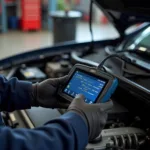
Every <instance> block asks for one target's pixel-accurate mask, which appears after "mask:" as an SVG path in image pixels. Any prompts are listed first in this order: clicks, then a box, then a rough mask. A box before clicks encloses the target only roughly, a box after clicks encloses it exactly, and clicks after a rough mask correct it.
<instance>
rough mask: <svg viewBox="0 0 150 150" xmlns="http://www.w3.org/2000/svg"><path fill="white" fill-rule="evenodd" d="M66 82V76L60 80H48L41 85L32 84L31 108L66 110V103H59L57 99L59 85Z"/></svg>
mask: <svg viewBox="0 0 150 150" xmlns="http://www.w3.org/2000/svg"><path fill="white" fill-rule="evenodd" d="M66 80H67V76H65V77H61V78H54V79H48V80H45V81H43V82H41V83H36V84H33V86H32V87H33V92H32V100H31V101H32V106H41V107H45V108H68V106H69V104H68V103H67V102H66V101H61V100H60V99H59V98H58V97H57V90H58V87H59V85H61V84H63V83H64V82H65V81H66Z"/></svg>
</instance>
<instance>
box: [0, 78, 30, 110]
mask: <svg viewBox="0 0 150 150" xmlns="http://www.w3.org/2000/svg"><path fill="white" fill-rule="evenodd" d="M31 91H32V83H31V82H26V81H19V80H18V79H17V78H12V79H10V80H7V79H6V78H5V77H3V76H1V75H0V111H8V112H10V111H14V110H20V109H28V108H30V107H31V102H30V100H31Z"/></svg>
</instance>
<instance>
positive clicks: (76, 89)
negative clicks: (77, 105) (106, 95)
mask: <svg viewBox="0 0 150 150" xmlns="http://www.w3.org/2000/svg"><path fill="white" fill-rule="evenodd" d="M105 85H106V81H105V80H103V79H99V78H97V77H95V76H92V75H89V74H86V73H84V72H81V71H76V72H75V73H74V75H73V76H72V78H71V79H70V81H69V83H68V84H67V86H66V87H65V89H64V91H63V92H64V93H66V94H67V95H69V96H71V97H73V98H74V97H75V96H76V95H77V94H83V95H84V96H85V102H86V103H89V104H92V103H94V102H95V101H96V100H97V97H98V96H99V94H100V93H101V92H102V90H103V89H104V87H105Z"/></svg>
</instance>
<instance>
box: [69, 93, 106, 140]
mask: <svg viewBox="0 0 150 150" xmlns="http://www.w3.org/2000/svg"><path fill="white" fill-rule="evenodd" d="M68 111H72V112H75V113H77V114H79V115H80V116H81V117H82V118H83V120H84V121H85V123H86V125H87V127H88V132H89V141H93V140H94V139H96V138H97V137H98V136H99V135H100V133H101V131H102V129H103V128H104V126H105V124H106V120H107V114H106V113H105V112H104V110H103V108H102V107H101V104H87V103H85V102H84V96H83V95H78V96H77V97H76V98H75V99H74V100H73V101H72V103H71V104H70V106H69V108H68Z"/></svg>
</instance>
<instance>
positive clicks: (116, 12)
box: [0, 0, 150, 150]
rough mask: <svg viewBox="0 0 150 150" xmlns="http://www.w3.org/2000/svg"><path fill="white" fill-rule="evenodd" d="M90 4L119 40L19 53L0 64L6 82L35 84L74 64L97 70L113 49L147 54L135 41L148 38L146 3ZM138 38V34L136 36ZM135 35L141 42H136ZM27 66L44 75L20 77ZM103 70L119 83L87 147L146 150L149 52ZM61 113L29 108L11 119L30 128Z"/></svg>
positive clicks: (103, 0) (111, 0) (106, 0)
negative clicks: (98, 131)
mask: <svg viewBox="0 0 150 150" xmlns="http://www.w3.org/2000/svg"><path fill="white" fill-rule="evenodd" d="M94 2H95V3H96V4H97V5H98V6H99V7H100V8H101V9H102V10H103V12H104V14H105V15H106V16H107V17H108V19H109V21H110V22H111V23H112V24H113V25H114V27H115V28H116V29H117V30H118V32H119V34H120V37H119V38H117V39H113V40H103V41H96V42H94V49H93V51H90V48H89V47H90V45H91V43H90V42H86V43H63V44H59V45H56V46H54V47H48V48H44V49H39V50H34V51H31V52H27V53H23V54H19V55H16V56H12V57H9V58H6V59H3V60H1V61H0V70H1V71H2V72H3V73H4V75H6V77H7V78H8V79H9V78H11V77H12V76H16V77H18V78H19V79H23V80H29V81H32V82H37V81H42V80H43V79H45V78H48V77H59V76H63V75H65V74H67V73H68V71H69V70H70V68H71V66H73V65H74V64H76V63H81V64H86V65H90V66H98V64H99V63H100V62H101V61H102V60H103V59H104V58H106V57H107V56H109V55H110V54H114V53H116V52H117V51H121V50H125V49H131V50H134V49H139V48H141V50H146V51H147V52H148V51H149V43H148V42H143V43H144V44H143V43H142V42H141V41H144V39H148V38H147V37H148V36H149V34H150V32H149V28H150V24H149V21H150V7H149V6H148V5H146V4H147V3H146V1H140V0H136V1H135V0H132V1H131V0H130V1H129V0H126V1H125V0H94ZM137 23H140V25H139V26H138V27H137V28H136V30H134V31H133V32H131V33H129V34H127V33H126V29H127V28H129V27H130V26H131V25H135V24H137ZM145 34H146V35H145ZM142 35H144V36H143V37H142ZM141 37H142V39H140V40H138V39H139V38H141ZM149 39H150V38H149ZM147 41H148V40H147ZM133 45H134V46H133ZM142 54H143V53H142ZM53 65H57V66H59V67H58V68H59V69H58V70H55V69H53ZM33 68H34V69H35V68H36V71H37V69H39V70H40V71H41V72H43V73H44V74H45V76H44V77H43V76H42V77H37V78H26V77H25V76H24V74H23V72H24V71H26V69H33ZM49 69H50V70H49ZM105 69H106V70H107V72H109V73H111V74H113V75H114V76H116V77H117V78H118V79H119V87H118V89H117V90H116V92H115V94H114V95H113V97H112V99H113V100H114V108H113V109H112V111H110V112H109V115H108V116H109V117H108V123H107V125H106V127H105V130H104V131H103V132H102V137H103V141H99V142H98V143H95V144H89V145H88V146H87V149H88V148H89V149H90V148H91V149H100V150H101V149H106V144H108V143H111V142H113V145H114V146H117V145H119V146H120V147H122V146H123V147H124V148H125V149H130V148H134V149H138V148H143V149H149V148H150V147H149V136H150V135H149V134H150V132H149V127H150V123H149V121H148V120H149V115H150V56H149V53H146V54H145V53H144V55H140V54H132V55H131V54H129V53H124V54H123V59H121V60H120V59H118V58H112V59H110V60H108V61H107V62H106V64H105ZM123 69H124V70H123ZM64 112H65V110H50V109H43V108H33V109H31V110H22V111H17V112H15V113H14V114H13V115H14V117H16V120H17V118H18V117H19V118H21V120H23V122H25V123H23V122H21V123H20V122H19V121H18V120H17V122H19V123H20V124H25V125H24V127H27V128H34V127H37V126H40V125H42V124H44V122H46V121H48V120H49V119H53V118H55V117H57V116H60V115H61V114H63V113H64ZM7 115H8V114H7ZM39 116H42V117H39ZM10 119H11V118H10ZM15 125H17V124H16V122H15V123H13V121H12V124H11V126H13V127H14V126H15ZM106 132H107V133H108V134H106ZM140 142H141V143H140Z"/></svg>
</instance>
